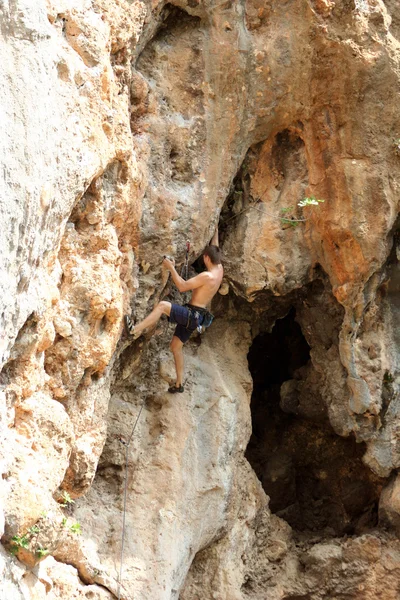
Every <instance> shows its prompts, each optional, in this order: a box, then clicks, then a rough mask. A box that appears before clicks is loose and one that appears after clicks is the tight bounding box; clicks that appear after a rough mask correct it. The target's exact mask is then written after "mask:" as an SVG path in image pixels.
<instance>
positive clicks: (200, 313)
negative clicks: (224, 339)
mask: <svg viewBox="0 0 400 600" xmlns="http://www.w3.org/2000/svg"><path fill="white" fill-rule="evenodd" d="M185 306H186V308H187V309H188V319H187V323H186V329H191V327H190V323H191V320H192V319H194V320H195V322H196V329H197V331H198V332H199V333H202V331H203V328H204V329H207V327H210V325H211V323H212V322H213V319H214V315H212V314H211V313H210V311H208V310H207V309H206V308H202V307H201V306H194V305H193V304H188V303H187V304H185Z"/></svg>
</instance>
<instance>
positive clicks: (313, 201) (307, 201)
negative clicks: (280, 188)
mask: <svg viewBox="0 0 400 600" xmlns="http://www.w3.org/2000/svg"><path fill="white" fill-rule="evenodd" d="M321 202H325V200H320V199H318V198H316V197H315V196H310V197H308V198H303V200H300V202H298V203H297V206H300V207H301V208H304V207H305V206H318V205H319V204H320V203H321Z"/></svg>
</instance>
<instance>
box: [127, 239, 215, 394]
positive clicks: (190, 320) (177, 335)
mask: <svg viewBox="0 0 400 600" xmlns="http://www.w3.org/2000/svg"><path fill="white" fill-rule="evenodd" d="M203 260H204V264H205V266H206V268H207V271H204V272H203V273H200V274H199V275H196V277H192V278H191V279H188V281H185V280H184V279H182V277H180V275H178V273H177V271H176V270H175V266H174V262H173V261H171V260H169V259H168V258H164V261H163V266H164V267H165V268H166V269H168V271H170V273H171V275H172V279H173V281H174V283H175V285H176V287H177V288H178V290H179V291H180V292H187V291H189V290H193V293H192V297H191V299H190V303H189V304H185V306H180V305H179V304H172V303H171V302H166V301H165V300H163V301H162V302H159V303H158V304H157V306H156V307H155V309H154V310H153V311H152V312H151V313H150V314H149V315H148V317H146V318H145V319H144V320H143V321H141V322H140V323H137V324H136V325H135V324H134V323H133V321H132V320H131V319H130V318H129V317H125V323H126V327H127V330H128V332H129V333H130V335H132V336H133V338H134V339H136V338H138V337H139V336H140V335H142V333H143V331H144V330H145V329H146V328H147V327H151V326H152V325H155V324H156V323H157V321H158V320H159V319H160V317H161V315H167V316H168V320H169V322H170V323H176V324H177V325H176V328H175V332H174V336H173V338H172V341H171V344H170V349H171V351H172V354H173V355H174V361H175V370H176V383H175V385H174V386H171V387H170V388H168V391H169V392H170V393H171V394H176V393H177V392H183V391H184V387H183V350H182V348H183V344H185V343H186V342H187V341H188V339H189V338H190V336H191V335H192V333H193V332H194V331H195V330H196V329H197V328H198V327H199V328H201V326H202V325H203V323H204V325H206V324H207V321H208V324H210V320H209V319H210V317H211V319H212V315H210V313H209V312H208V311H207V309H206V306H207V304H209V303H210V302H211V300H212V298H213V297H214V296H215V294H216V293H217V291H218V289H219V287H220V285H221V281H222V276H223V274H224V270H223V267H222V264H221V256H220V249H219V245H218V229H216V231H215V233H214V236H213V238H212V240H211V243H210V245H209V246H207V247H206V248H205V250H204V252H203Z"/></svg>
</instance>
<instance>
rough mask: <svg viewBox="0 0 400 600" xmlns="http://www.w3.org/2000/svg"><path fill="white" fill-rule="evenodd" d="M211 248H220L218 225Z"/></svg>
mask: <svg viewBox="0 0 400 600" xmlns="http://www.w3.org/2000/svg"><path fill="white" fill-rule="evenodd" d="M210 246H218V247H219V240H218V225H217V226H216V228H215V231H214V235H213V236H212V240H211V242H210Z"/></svg>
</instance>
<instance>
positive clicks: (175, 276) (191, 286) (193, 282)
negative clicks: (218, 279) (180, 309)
mask: <svg viewBox="0 0 400 600" xmlns="http://www.w3.org/2000/svg"><path fill="white" fill-rule="evenodd" d="M163 266H164V267H165V268H166V269H168V271H169V272H170V273H171V276H172V280H173V282H174V283H175V285H176V287H177V288H178V290H179V291H180V292H188V291H189V290H195V289H196V288H198V287H200V286H201V285H204V284H205V282H206V281H207V279H208V278H209V274H208V273H207V272H204V273H200V274H199V275H196V277H192V278H191V279H188V280H187V281H185V280H184V279H183V278H182V277H181V276H180V275H179V273H178V272H177V271H176V269H175V267H174V265H173V263H172V262H171V261H170V260H168V258H164V260H163Z"/></svg>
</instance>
